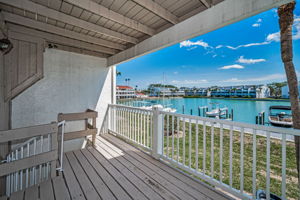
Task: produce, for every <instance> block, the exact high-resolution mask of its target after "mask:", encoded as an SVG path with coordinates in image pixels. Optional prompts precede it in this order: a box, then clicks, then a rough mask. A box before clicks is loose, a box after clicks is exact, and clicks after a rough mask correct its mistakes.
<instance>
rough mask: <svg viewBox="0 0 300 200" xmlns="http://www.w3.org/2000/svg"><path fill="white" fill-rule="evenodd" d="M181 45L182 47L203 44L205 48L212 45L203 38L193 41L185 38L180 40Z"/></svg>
mask: <svg viewBox="0 0 300 200" xmlns="http://www.w3.org/2000/svg"><path fill="white" fill-rule="evenodd" d="M179 46H180V48H182V47H193V46H202V47H204V48H205V49H206V48H208V47H210V46H209V45H208V43H206V42H203V41H202V40H198V41H196V42H192V41H190V40H185V41H183V42H180V44H179Z"/></svg>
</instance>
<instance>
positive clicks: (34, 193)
mask: <svg viewBox="0 0 300 200" xmlns="http://www.w3.org/2000/svg"><path fill="white" fill-rule="evenodd" d="M37 199H39V186H38V185H34V186H31V187H29V188H27V189H26V190H25V200H37Z"/></svg>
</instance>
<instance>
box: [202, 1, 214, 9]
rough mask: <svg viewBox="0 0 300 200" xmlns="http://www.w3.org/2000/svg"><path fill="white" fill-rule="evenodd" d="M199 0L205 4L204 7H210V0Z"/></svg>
mask: <svg viewBox="0 0 300 200" xmlns="http://www.w3.org/2000/svg"><path fill="white" fill-rule="evenodd" d="M200 2H201V3H202V4H203V5H205V7H206V8H210V7H211V4H212V2H211V0H200Z"/></svg>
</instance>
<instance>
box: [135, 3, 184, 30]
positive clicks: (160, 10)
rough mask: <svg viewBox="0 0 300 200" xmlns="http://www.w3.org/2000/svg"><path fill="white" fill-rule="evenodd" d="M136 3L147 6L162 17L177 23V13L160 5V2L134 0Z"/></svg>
mask: <svg viewBox="0 0 300 200" xmlns="http://www.w3.org/2000/svg"><path fill="white" fill-rule="evenodd" d="M133 1H134V2H135V3H137V4H139V5H140V6H142V7H144V8H146V9H147V10H149V11H150V12H152V13H154V14H156V15H158V16H160V17H161V18H163V19H165V20H167V21H169V22H171V23H172V24H177V23H178V22H179V19H178V17H177V16H176V15H174V14H172V13H171V12H170V11H168V10H167V9H165V8H164V7H162V6H160V5H159V4H158V3H156V2H154V1H152V0H133Z"/></svg>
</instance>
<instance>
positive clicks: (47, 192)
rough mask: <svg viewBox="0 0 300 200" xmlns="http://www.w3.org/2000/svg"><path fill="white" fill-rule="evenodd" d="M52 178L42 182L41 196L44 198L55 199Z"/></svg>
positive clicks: (45, 199)
mask: <svg viewBox="0 0 300 200" xmlns="http://www.w3.org/2000/svg"><path fill="white" fill-rule="evenodd" d="M53 192H54V191H53V187H52V183H51V180H50V179H49V180H47V181H44V182H42V183H41V184H40V198H41V199H42V200H54V193H53Z"/></svg>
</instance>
